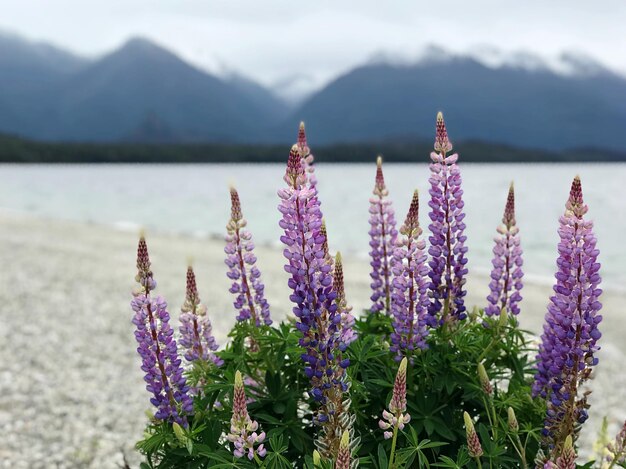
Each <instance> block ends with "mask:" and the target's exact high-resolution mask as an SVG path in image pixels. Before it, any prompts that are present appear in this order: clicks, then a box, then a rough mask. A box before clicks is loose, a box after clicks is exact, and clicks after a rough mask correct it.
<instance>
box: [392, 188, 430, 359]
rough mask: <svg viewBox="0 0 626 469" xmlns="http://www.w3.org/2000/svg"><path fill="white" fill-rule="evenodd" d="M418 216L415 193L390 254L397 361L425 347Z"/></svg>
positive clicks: (423, 257)
mask: <svg viewBox="0 0 626 469" xmlns="http://www.w3.org/2000/svg"><path fill="white" fill-rule="evenodd" d="M418 216H419V195H418V192H417V190H416V191H415V192H414V193H413V199H412V201H411V206H410V208H409V213H408V214H407V216H406V221H405V222H404V224H403V225H402V227H401V228H400V234H401V236H399V237H398V239H397V240H396V248H395V249H394V251H393V258H394V265H393V268H392V272H393V282H392V286H393V291H392V295H391V300H392V307H391V309H392V312H393V329H394V331H393V333H392V334H391V342H392V344H391V347H390V350H391V352H393V353H395V355H396V357H395V358H396V360H398V361H399V360H401V359H402V357H403V356H406V355H411V354H413V352H414V351H415V350H419V349H425V348H426V347H427V345H426V337H427V336H428V329H427V327H426V325H427V319H428V312H427V311H428V304H429V301H428V281H427V278H426V274H427V273H428V267H427V266H426V251H425V249H426V243H425V242H424V240H423V239H420V235H421V233H422V229H421V228H420V225H419V220H418Z"/></svg>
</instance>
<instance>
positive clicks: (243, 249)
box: [224, 187, 272, 326]
mask: <svg viewBox="0 0 626 469" xmlns="http://www.w3.org/2000/svg"><path fill="white" fill-rule="evenodd" d="M230 199H231V217H230V220H229V221H228V224H227V225H226V247H225V248H224V252H225V253H226V260H225V263H226V265H227V266H228V272H227V274H226V275H227V276H228V278H229V279H231V280H232V281H233V283H232V285H231V287H230V292H231V293H232V294H233V295H235V302H234V303H233V305H234V306H235V309H237V311H239V315H238V316H237V320H238V321H247V320H250V321H251V322H252V324H255V325H257V326H260V325H261V323H263V324H266V325H270V324H272V320H271V318H270V305H269V303H268V302H267V300H266V299H265V293H264V291H265V285H264V284H263V282H262V281H261V272H260V271H259V268H258V267H257V266H256V260H257V259H256V256H255V255H254V252H253V251H254V243H253V242H252V234H251V233H250V232H249V231H248V230H246V229H245V227H246V225H247V222H246V219H245V218H243V214H242V212H241V202H240V201H239V194H238V192H237V190H236V189H235V188H234V187H231V188H230Z"/></svg>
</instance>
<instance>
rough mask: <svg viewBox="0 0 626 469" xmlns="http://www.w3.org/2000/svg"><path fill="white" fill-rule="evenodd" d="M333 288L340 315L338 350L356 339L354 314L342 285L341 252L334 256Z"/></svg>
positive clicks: (343, 348) (343, 349)
mask: <svg viewBox="0 0 626 469" xmlns="http://www.w3.org/2000/svg"><path fill="white" fill-rule="evenodd" d="M333 288H334V289H335V293H336V295H337V298H336V299H335V302H336V303H337V314H340V315H341V328H340V331H339V350H341V351H342V352H343V351H345V350H346V348H347V347H348V345H350V344H351V343H352V342H354V341H355V340H356V339H357V333H356V331H355V330H354V329H353V328H354V322H355V320H354V316H353V315H352V306H348V302H347V301H346V292H345V289H344V285H343V262H342V260H341V253H340V252H338V253H337V255H336V256H335V269H334V272H333Z"/></svg>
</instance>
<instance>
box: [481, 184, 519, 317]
mask: <svg viewBox="0 0 626 469" xmlns="http://www.w3.org/2000/svg"><path fill="white" fill-rule="evenodd" d="M497 231H498V236H497V237H496V238H495V243H496V244H495V246H494V248H493V256H494V257H493V261H492V264H493V270H492V271H491V282H490V283H489V289H490V290H491V293H490V294H489V296H488V297H487V301H488V302H489V304H488V305H487V307H486V308H485V313H487V315H489V316H494V315H498V314H500V311H501V310H502V309H503V308H504V309H505V310H507V311H508V312H509V313H512V314H515V315H517V314H519V311H520V309H519V302H520V301H521V300H522V296H521V295H520V290H521V289H522V286H523V284H522V277H523V276H524V273H523V272H522V248H521V246H520V238H519V228H518V227H517V226H516V223H515V193H514V191H513V183H511V187H510V188H509V195H508V198H507V201H506V207H505V209H504V216H503V217H502V225H500V226H498V228H497Z"/></svg>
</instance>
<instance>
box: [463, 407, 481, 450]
mask: <svg viewBox="0 0 626 469" xmlns="http://www.w3.org/2000/svg"><path fill="white" fill-rule="evenodd" d="M463 420H464V421H465V434H466V437H467V454H469V456H470V457H472V458H480V457H481V456H482V455H483V448H482V446H481V444H480V439H479V438H478V434H477V433H476V430H475V429H474V422H473V421H472V418H471V417H470V415H469V414H468V413H467V412H463Z"/></svg>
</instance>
